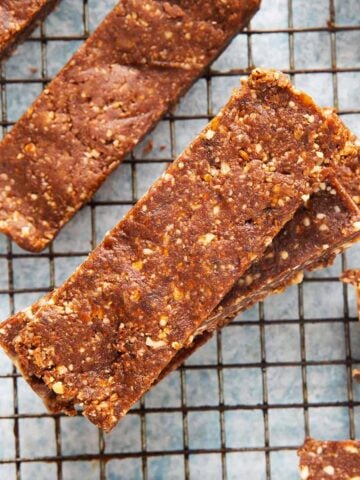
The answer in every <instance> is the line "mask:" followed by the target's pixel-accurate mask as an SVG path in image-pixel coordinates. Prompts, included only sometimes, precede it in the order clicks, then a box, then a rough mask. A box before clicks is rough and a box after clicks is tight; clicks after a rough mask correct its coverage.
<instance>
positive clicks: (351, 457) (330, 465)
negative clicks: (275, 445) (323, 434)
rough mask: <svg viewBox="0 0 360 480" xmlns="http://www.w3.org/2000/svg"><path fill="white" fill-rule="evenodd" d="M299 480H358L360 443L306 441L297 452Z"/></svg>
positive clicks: (359, 476) (359, 472) (359, 479)
mask: <svg viewBox="0 0 360 480" xmlns="http://www.w3.org/2000/svg"><path fill="white" fill-rule="evenodd" d="M298 455H299V458H300V479H301V480H325V479H327V478H329V479H330V478H332V479H334V480H360V442H359V441H357V440H345V441H322V440H314V439H312V438H308V439H306V441H305V443H304V445H303V446H302V447H301V448H300V449H299V450H298Z"/></svg>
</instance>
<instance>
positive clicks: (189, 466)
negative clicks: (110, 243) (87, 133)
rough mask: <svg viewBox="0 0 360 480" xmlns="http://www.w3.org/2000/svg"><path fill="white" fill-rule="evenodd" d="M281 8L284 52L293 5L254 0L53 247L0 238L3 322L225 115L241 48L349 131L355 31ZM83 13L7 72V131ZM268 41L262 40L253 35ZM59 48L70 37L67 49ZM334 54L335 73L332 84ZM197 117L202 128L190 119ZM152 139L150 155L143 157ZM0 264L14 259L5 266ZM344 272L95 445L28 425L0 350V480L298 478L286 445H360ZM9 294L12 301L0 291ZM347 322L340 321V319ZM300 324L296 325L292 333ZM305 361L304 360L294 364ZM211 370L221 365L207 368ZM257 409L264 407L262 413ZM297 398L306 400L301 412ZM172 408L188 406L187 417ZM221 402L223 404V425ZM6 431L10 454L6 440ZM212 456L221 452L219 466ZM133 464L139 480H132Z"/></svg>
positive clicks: (232, 333) (356, 260)
mask: <svg viewBox="0 0 360 480" xmlns="http://www.w3.org/2000/svg"><path fill="white" fill-rule="evenodd" d="M115 3H116V1H115V0H106V1H105V0H103V1H101V2H99V1H97V0H89V1H88V9H87V10H86V11H85V16H86V18H87V21H88V25H89V28H90V30H93V29H94V27H95V26H96V25H97V24H98V22H99V21H100V20H101V19H102V17H103V16H104V15H105V14H106V12H107V11H109V9H110V8H111V7H112V6H113V5H114V4H115ZM290 3H292V7H293V8H292V13H293V15H292V21H293V26H294V27H295V29H296V30H297V31H296V32H295V33H294V35H293V50H292V48H291V47H292V43H291V42H290V43H289V37H288V35H287V33H270V32H269V30H279V29H280V30H284V29H286V28H288V25H289V24H288V21H289V16H288V0H276V1H274V0H263V7H262V10H261V11H260V12H259V13H258V15H257V16H256V17H255V18H254V20H253V22H252V29H253V30H255V32H256V33H254V34H253V35H252V36H251V37H250V40H249V41H248V38H247V36H246V35H245V34H240V35H239V36H238V37H237V38H236V39H235V40H234V41H233V43H232V44H231V45H230V46H229V47H228V49H227V50H226V51H225V52H224V53H223V54H222V56H221V57H220V58H219V59H218V60H217V61H216V63H215V64H214V66H213V71H214V75H213V76H212V79H211V81H209V82H207V81H206V80H205V79H201V80H199V81H198V82H197V84H196V85H194V87H193V88H192V90H191V91H190V92H189V93H188V95H187V96H186V97H185V98H184V99H183V100H182V101H181V103H180V105H179V106H178V107H177V108H176V109H175V110H174V113H175V120H169V119H165V120H163V121H162V122H160V124H159V125H158V127H157V128H156V129H155V130H154V132H153V133H152V134H150V136H149V137H148V138H147V139H145V140H144V141H143V143H142V145H140V146H139V147H137V148H136V149H135V151H134V153H133V155H132V157H131V158H129V160H128V161H127V162H125V163H124V164H123V165H122V166H121V167H120V168H119V169H118V170H117V171H116V172H115V173H114V174H113V175H112V176H111V177H110V178H109V179H108V181H107V182H106V184H105V185H104V186H103V187H102V188H101V189H100V190H99V192H98V193H97V194H96V197H95V202H94V204H93V205H92V206H86V207H85V208H83V209H82V211H81V212H80V213H79V214H78V215H77V216H76V217H75V218H74V219H73V220H72V221H71V222H70V223H69V224H68V225H67V226H66V227H65V228H64V230H63V231H62V232H61V234H60V235H59V237H58V238H57V239H56V241H55V242H54V244H53V245H52V247H51V251H50V250H49V249H48V250H47V251H45V252H44V253H43V254H42V255H38V256H37V255H31V254H28V253H26V252H24V251H22V250H21V249H20V248H18V247H17V246H16V245H14V244H10V243H9V242H8V241H7V240H6V239H5V237H3V236H1V237H0V317H1V319H5V318H6V317H7V316H8V315H9V313H10V312H11V310H12V309H15V310H19V309H20V308H23V307H26V306H27V305H29V304H30V303H31V302H33V301H34V300H36V299H37V298H39V296H41V295H43V293H44V292H45V291H46V290H47V289H48V288H49V287H51V286H54V285H57V284H60V283H62V282H63V280H64V279H65V278H66V277H67V276H68V275H69V274H70V273H71V272H72V271H73V270H74V269H75V268H76V266H77V265H79V264H80V263H81V262H82V261H83V259H84V257H85V256H86V254H87V252H88V251H89V249H91V247H92V246H94V245H96V244H97V243H98V242H99V241H100V240H101V238H102V237H103V235H104V234H105V232H106V231H107V230H109V229H110V228H111V227H112V226H114V224H115V223H116V222H117V221H118V220H119V219H120V218H121V217H122V216H123V215H124V214H125V213H126V211H127V210H128V209H129V208H130V206H131V203H132V202H133V201H134V200H136V198H138V197H140V196H141V195H142V194H143V193H144V192H145V191H146V189H147V188H148V187H149V185H150V184H151V183H152V182H153V181H154V180H155V179H156V178H157V177H158V176H159V175H160V173H161V172H162V171H163V169H164V167H165V165H166V161H168V160H169V159H170V158H172V157H173V156H175V155H176V154H178V153H180V152H181V150H182V149H183V148H184V147H185V145H186V144H187V143H188V142H189V141H190V140H191V139H192V138H193V137H194V136H195V135H196V133H197V132H198V131H199V130H200V129H201V128H202V127H203V126H204V125H205V124H206V121H207V120H206V117H207V115H208V114H210V115H211V114H213V113H216V111H217V110H218V109H219V108H220V107H221V106H222V105H223V104H224V103H225V101H226V100H227V98H228V96H229V95H230V93H231V90H232V88H233V87H234V86H236V85H238V82H239V79H240V78H241V76H242V74H243V71H244V69H246V68H247V67H248V65H249V63H248V62H249V57H248V47H249V46H250V47H251V52H252V57H251V58H250V61H251V62H252V63H253V64H255V65H256V66H263V67H274V68H283V69H289V66H290V65H291V62H293V66H294V68H295V72H296V73H295V75H294V81H295V84H296V85H297V86H298V87H299V88H301V89H304V90H306V91H307V92H309V93H310V94H312V95H313V96H314V98H315V100H316V101H317V102H318V103H319V104H320V105H324V106H325V105H333V104H334V102H335V105H337V106H338V108H339V109H340V111H341V112H345V113H344V115H343V116H342V118H343V120H344V121H345V123H346V124H347V125H349V126H350V127H351V128H352V129H353V131H354V132H355V133H357V134H358V135H360V114H359V113H356V111H359V110H360V96H359V95H360V93H359V92H360V90H359V88H358V87H359V80H360V73H359V72H356V71H351V68H352V67H359V66H360V51H359V49H358V44H359V42H360V32H359V31H358V30H356V31H339V32H338V33H337V34H336V38H335V35H333V36H331V35H330V34H329V33H328V32H326V31H320V32H319V31H315V32H314V31H310V32H309V31H307V32H301V31H299V30H301V29H303V28H313V27H326V24H327V21H328V19H329V3H328V0H319V1H318V2H310V1H308V0H293V1H292V2H290ZM334 4H335V11H336V21H337V23H338V24H339V25H359V24H360V4H359V1H358V0H336V1H335V2H334ZM83 14H84V11H83V2H82V0H63V1H62V3H61V5H60V7H58V9H57V10H56V11H55V12H54V13H53V14H51V15H50V16H49V18H48V20H47V21H46V22H45V25H44V27H43V28H44V29H45V32H46V33H47V35H49V36H51V37H53V38H58V40H56V39H54V40H51V41H49V42H47V44H46V47H45V44H42V43H41V42H39V41H37V40H30V41H27V42H26V43H25V44H23V45H22V46H21V47H19V48H18V50H17V52H16V53H15V54H14V55H13V56H12V57H11V59H9V60H8V61H7V62H6V63H4V64H3V74H4V75H5V77H6V79H7V83H6V86H5V87H4V88H3V90H2V95H1V96H0V102H1V108H2V112H3V115H4V116H3V117H2V120H3V122H6V121H9V122H13V121H15V120H16V119H17V118H18V117H19V116H20V115H21V113H22V112H23V111H24V110H25V109H26V108H27V107H28V105H29V104H30V102H31V101H32V100H33V99H34V98H35V97H36V95H37V94H38V93H39V92H40V90H41V88H42V84H41V82H38V79H39V78H41V74H42V73H43V74H44V75H45V76H51V75H54V74H55V73H56V72H57V71H58V70H59V68H60V67H61V66H62V65H63V64H64V62H65V61H66V60H67V59H68V58H69V56H70V55H71V54H72V52H73V51H75V50H76V48H77V47H78V46H79V44H80V43H81V36H82V34H83V25H82V18H83ZM263 30H266V33H260V32H261V31H263ZM68 36H75V37H76V38H77V40H71V41H69V40H64V37H68ZM38 37H39V31H37V32H35V33H34V34H33V39H36V38H38ZM60 37H61V38H60ZM335 52H336V59H337V62H338V66H339V67H341V69H342V71H341V72H339V73H337V74H336V76H333V75H332V73H331V62H332V58H333V59H334V54H335ZM344 70H345V71H344ZM229 71H233V74H232V75H231V76H223V73H225V72H229ZM215 72H216V73H215ZM18 79H22V80H25V81H26V83H25V82H24V81H23V82H18V81H17V80H18ZM208 100H209V105H208ZM5 107H6V108H5ZM5 110H6V111H5ZM5 114H6V115H7V117H6V116H5ZM193 116H196V117H197V118H195V119H194V118H191V119H188V117H193ZM149 140H151V142H152V143H153V149H152V150H151V151H149V149H148V148H146V147H147V145H148V142H149ZM7 252H10V253H12V254H13V256H14V258H13V259H12V260H11V261H8V259H7ZM69 253H70V254H71V256H68V254H69ZM49 258H50V259H51V260H50V261H49ZM345 258H346V267H347V268H356V267H359V266H360V246H357V247H354V248H352V249H351V250H350V251H349V252H347V254H346V257H344V260H345ZM343 266H344V265H343V264H342V260H341V258H339V259H337V261H336V262H335V264H334V265H333V266H332V267H330V268H328V269H325V270H322V271H318V272H313V273H311V274H307V275H306V279H305V282H304V283H303V285H301V286H300V287H291V288H290V289H288V290H287V291H286V292H285V293H284V294H283V295H279V296H274V297H271V298H269V299H267V300H266V301H265V302H264V304H263V305H262V306H256V307H254V308H252V309H251V310H249V311H248V312H245V313H244V314H243V315H242V316H241V317H239V318H238V319H237V320H236V322H235V323H234V324H233V325H231V326H229V327H227V328H225V329H224V330H223V332H222V333H221V335H219V336H218V338H215V339H213V340H212V341H211V342H209V343H208V344H207V345H206V346H204V347H203V348H202V349H201V350H199V351H198V352H197V353H196V354H195V355H193V356H192V357H191V358H190V359H189V360H188V362H187V368H186V369H185V370H184V371H183V372H182V373H180V372H175V373H173V374H172V375H171V376H170V377H168V378H167V379H166V380H165V381H163V382H162V383H161V384H159V385H158V386H157V387H156V388H155V389H154V390H153V391H151V392H150V393H149V394H148V395H147V396H146V398H145V399H144V402H143V409H142V410H139V408H140V407H139V405H137V406H136V407H135V409H134V410H133V412H131V413H130V414H129V415H128V416H127V417H126V418H125V419H124V420H123V421H122V422H121V423H120V424H119V426H118V427H117V428H116V429H115V430H114V431H113V432H112V433H111V434H109V435H106V436H105V437H104V440H105V442H104V443H103V441H102V439H101V438H100V436H99V433H98V431H97V430H96V429H95V428H94V427H92V426H91V425H89V423H88V422H87V421H86V420H84V419H82V418H76V419H73V418H70V419H69V418H61V419H60V420H59V421H58V425H57V427H56V428H57V430H56V429H55V426H56V424H55V421H54V419H53V418H52V417H46V416H45V417H42V418H34V415H37V414H43V413H45V411H44V407H43V405H42V403H41V401H40V400H39V399H38V398H37V396H36V395H34V394H33V393H32V392H31V391H30V390H29V387H28V386H27V385H26V384H25V383H24V381H23V380H22V378H17V379H16V380H14V379H13V378H12V376H11V373H12V365H11V363H10V362H9V361H8V360H7V358H5V356H4V354H3V353H2V352H0V479H3V478H4V479H6V480H15V479H16V478H17V477H16V465H15V463H14V459H15V457H16V456H18V457H21V458H27V459H30V460H31V461H30V462H28V463H23V462H21V464H20V465H19V475H20V478H21V479H22V480H24V479H25V480H28V479H34V478H36V480H52V479H57V478H63V480H74V479H80V478H83V479H86V480H93V479H99V478H107V479H109V480H130V479H131V480H138V479H139V480H140V479H143V478H148V479H149V480H182V479H184V478H190V479H191V480H193V479H198V478H200V477H203V478H206V479H207V480H218V479H219V480H220V479H222V478H227V479H228V480H247V479H248V478H251V479H253V480H265V479H267V478H268V479H270V478H271V479H272V480H296V479H298V478H299V477H298V474H297V458H296V451H295V450H296V448H295V447H297V446H299V445H300V444H302V443H303V439H304V436H305V433H307V434H310V435H311V436H313V437H315V438H320V439H326V438H331V439H345V438H349V436H350V433H351V429H353V431H354V432H355V435H356V436H357V438H359V437H360V386H359V385H356V384H355V383H354V384H353V383H352V382H351V377H350V374H351V372H350V369H348V368H347V367H346V365H345V359H346V358H347V357H348V358H351V359H352V361H353V363H354V365H356V364H357V365H358V366H359V365H360V326H359V324H358V323H357V321H356V303H355V298H354V292H353V289H351V288H347V287H346V286H343V285H342V284H340V282H338V281H337V278H338V276H339V274H340V272H341V270H342V267H343ZM9 282H10V284H11V285H12V288H13V290H14V292H15V293H14V294H11V295H10V294H9V292H8V290H9V289H8V285H9ZM344 291H345V293H346V296H345V297H344ZM344 298H345V301H344ZM299 306H300V307H299ZM344 316H348V317H349V318H350V320H349V321H344ZM300 319H301V320H304V321H303V322H301V323H300ZM263 320H264V322H263ZM349 334H350V335H349ZM305 359H306V360H307V361H308V362H310V363H311V364H309V365H307V366H306V368H302V366H301V360H305ZM262 360H266V361H267V362H268V363H269V365H268V366H267V368H266V370H262V368H261V361H262ZM219 361H220V362H221V363H222V368H220V369H217V368H216V366H217V365H218V362H219ZM329 363H330V365H328V364H329ZM303 380H305V381H306V383H305V385H304V384H303ZM349 382H350V385H351V389H352V395H353V398H354V402H355V407H354V408H353V409H352V410H351V411H350V410H349V409H348V408H347V407H346V406H344V405H345V404H346V402H347V401H348V384H349ZM14 384H15V385H16V392H17V396H15V397H14V394H13V391H14ZM304 387H306V388H304ZM265 401H267V403H268V404H269V408H268V409H265V408H264V407H263V405H264V402H265ZM304 401H307V402H309V408H308V410H307V412H306V414H305V412H304V408H303V402H304ZM182 402H183V403H186V405H187V406H188V414H187V415H185V416H183V414H182V412H181V405H182ZM219 402H222V403H223V404H224V405H225V409H224V412H223V413H220V411H219V408H218V406H219ZM324 403H325V404H326V405H324ZM15 412H16V413H18V414H19V417H20V418H19V419H18V420H15V419H14V413H15ZM141 412H143V413H141ZM15 424H16V427H17V428H18V429H19V433H20V434H19V438H20V440H19V442H16V441H15V437H14V433H13V432H14V425H15ZM184 425H185V436H184ZM306 425H307V428H308V431H306V430H305V426H306ZM265 427H266V428H265ZM56 431H58V438H59V439H60V442H59V443H58V444H57V443H56ZM266 432H268V433H266ZM184 442H185V443H184ZM184 444H185V446H187V447H188V448H189V449H190V455H189V457H188V458H187V459H185V458H184V456H183V455H182V454H181V451H182V450H183V448H184ZM266 445H267V446H270V447H274V448H276V451H273V450H271V451H270V453H269V454H268V455H265V453H264V451H263V450H262V449H264V447H265V446H266ZM222 446H224V447H225V449H226V448H228V449H232V452H231V453H229V452H227V453H226V454H225V455H221V453H220V452H221V448H222ZM279 447H280V449H279ZM99 448H102V449H103V451H104V452H105V454H107V455H109V457H111V458H112V459H111V460H110V461H109V462H108V463H106V464H101V463H100V462H99V461H98V454H99ZM144 449H146V451H148V452H149V454H148V456H147V459H146V461H144V462H143V460H142V458H141V455H139V454H140V452H141V450H144ZM278 449H279V450H278ZM58 454H62V455H63V456H64V458H65V459H66V460H64V461H63V462H62V468H61V475H62V477H61V476H59V470H58V468H59V467H58V466H57V464H56V462H47V463H44V462H41V461H40V460H43V457H48V458H49V459H52V460H54V459H55V457H56V456H57V455H58ZM76 455H81V456H82V459H81V461H73V456H76ZM90 460H91V461H90ZM144 467H145V471H146V472H147V477H144V476H143V469H144ZM186 472H187V473H186ZM101 475H103V476H102V477H101ZM104 475H105V476H104Z"/></svg>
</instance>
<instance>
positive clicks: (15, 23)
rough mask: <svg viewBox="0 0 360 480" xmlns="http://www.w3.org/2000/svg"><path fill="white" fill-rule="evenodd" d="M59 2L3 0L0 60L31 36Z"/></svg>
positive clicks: (0, 12) (0, 23)
mask: <svg viewBox="0 0 360 480" xmlns="http://www.w3.org/2000/svg"><path fill="white" fill-rule="evenodd" d="M58 1H59V0H2V1H1V2H0V59H2V58H4V57H6V56H7V55H8V54H9V53H10V52H11V50H12V49H13V48H14V47H15V46H16V45H17V44H18V43H19V42H20V41H22V40H24V39H25V37H26V36H27V35H29V34H30V33H31V32H32V30H33V29H34V28H35V27H36V24H37V22H38V21H40V20H43V19H44V18H45V16H46V15H47V14H48V13H49V12H50V11H51V10H52V9H53V8H54V6H55V5H56V4H57V3H58Z"/></svg>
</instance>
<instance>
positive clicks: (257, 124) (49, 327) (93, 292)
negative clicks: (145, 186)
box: [1, 70, 346, 430]
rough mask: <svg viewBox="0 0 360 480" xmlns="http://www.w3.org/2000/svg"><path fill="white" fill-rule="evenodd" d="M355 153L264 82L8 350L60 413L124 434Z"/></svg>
mask: <svg viewBox="0 0 360 480" xmlns="http://www.w3.org/2000/svg"><path fill="white" fill-rule="evenodd" d="M345 144H346V134H345V133H344V129H343V128H341V125H339V124H338V123H336V122H334V120H333V118H332V117H327V116H325V115H324V114H323V112H322V111H321V110H320V109H319V108H318V107H317V106H316V105H315V104H314V103H313V101H312V100H311V98H310V97H308V96H306V95H305V94H302V93H301V92H299V91H297V90H295V89H294V88H293V87H292V86H291V84H290V82H289V80H288V78H287V77H285V76H284V75H282V74H280V73H279V72H274V71H262V70H255V71H254V72H253V74H252V75H251V76H250V78H249V80H248V81H247V82H246V83H244V84H243V86H242V88H241V89H240V90H237V91H235V92H234V94H233V96H232V98H231V99H230V101H229V103H228V104H227V106H226V107H225V108H224V109H223V110H222V112H221V113H220V114H219V115H218V116H217V117H216V118H215V119H214V120H213V121H212V122H211V123H210V125H209V126H208V127H207V128H206V129H205V130H204V131H203V132H202V133H201V134H200V135H199V137H198V138H197V139H196V140H195V141H194V142H193V144H191V145H190V147H188V148H187V149H186V151H185V152H184V153H183V154H182V155H181V156H180V157H179V158H178V159H177V160H176V161H175V162H174V163H173V164H172V165H170V167H169V168H168V170H167V171H166V172H165V173H164V174H163V176H162V177H161V179H159V181H157V182H156V183H155V184H154V185H153V187H152V188H151V189H150V190H149V192H148V193H147V194H146V195H145V196H144V197H143V198H142V199H141V200H140V201H139V202H138V203H137V205H136V206H135V207H134V208H133V209H132V210H131V211H130V212H129V213H128V215H127V216H126V217H125V218H124V220H122V221H121V222H120V223H119V224H118V225H117V227H115V228H114V229H113V230H112V231H111V232H110V233H109V234H108V235H107V236H106V238H105V239H104V241H103V242H102V243H101V244H100V245H99V247H98V248H97V249H95V250H94V252H93V253H92V254H91V255H90V256H89V258H88V259H87V260H86V261H85V262H84V263H83V265H82V266H81V267H80V268H79V269H78V270H77V271H76V272H75V273H74V274H73V275H72V277H70V279H69V280H68V281H67V282H65V284H64V285H63V286H61V287H60V288H58V289H57V290H56V291H55V292H54V293H53V294H52V295H51V296H49V297H48V298H47V299H45V301H44V302H43V304H42V306H41V307H40V308H39V310H38V311H37V312H32V310H31V309H30V310H29V311H28V312H27V313H26V314H24V315H25V316H26V317H27V323H26V325H25V326H24V328H23V329H22V330H21V331H20V332H19V334H18V335H17V336H16V338H15V339H14V340H13V341H12V342H8V341H7V340H8V330H10V331H12V329H13V327H14V325H13V323H12V321H10V322H5V323H4V324H3V325H2V327H1V338H2V344H3V346H4V348H5V349H6V350H7V352H8V353H9V354H10V356H12V358H13V359H14V361H15V362H16V363H17V365H18V366H19V367H20V369H21V371H22V372H23V373H24V376H25V378H26V379H27V380H30V383H31V384H32V386H33V387H34V388H35V389H36V390H37V391H40V393H41V395H42V396H45V397H46V396H47V397H48V398H49V401H48V402H47V403H48V405H49V404H52V408H54V409H55V408H58V409H59V410H63V411H66V412H67V413H70V414H71V413H74V412H75V406H77V405H80V406H81V407H82V408H83V413H84V415H86V416H87V417H88V418H89V419H90V420H91V421H92V422H94V423H95V424H96V425H98V426H100V427H102V428H103V429H104V430H110V429H111V428H112V427H113V426H114V425H115V424H116V423H117V421H118V420H119V419H120V418H121V417H122V416H123V415H124V414H125V413H126V412H127V411H128V409H129V408H130V407H131V406H132V405H133V404H134V403H135V402H136V401H137V400H138V399H139V398H140V396H141V395H142V394H143V393H144V392H145V391H147V390H148V389H149V388H150V387H151V385H152V384H153V383H154V382H155V381H156V380H157V378H158V377H159V375H160V374H161V372H162V371H163V370H164V368H165V367H166V366H167V365H168V364H169V362H170V361H171V359H172V358H173V357H174V355H175V354H176V352H177V351H179V350H180V349H181V348H182V347H183V345H185V344H186V343H187V342H189V339H190V338H191V336H192V335H194V333H196V331H197V330H198V329H199V327H200V326H201V324H202V323H203V322H204V321H205V320H206V319H207V318H208V317H209V315H210V314H211V312H212V311H213V310H214V309H215V307H216V306H217V305H218V304H219V303H220V301H221V299H222V298H223V297H224V295H225V294H226V293H227V292H228V291H229V290H230V289H231V288H232V286H233V285H234V283H235V282H236V280H237V279H238V278H239V277H240V276H241V275H242V274H243V273H244V272H245V271H246V270H247V269H248V268H249V266H250V264H251V263H252V262H253V261H254V260H256V259H257V258H259V256H261V255H262V253H263V252H264V250H265V248H266V247H267V246H268V245H269V243H271V241H272V239H273V238H274V236H275V235H276V234H277V233H278V232H279V230H280V229H281V228H282V227H283V226H284V224H285V223H287V222H288V221H289V220H290V219H291V218H292V217H293V215H294V212H295V211H296V210H297V209H298V208H299V207H300V205H301V204H302V203H303V202H304V201H306V200H307V199H308V198H309V195H310V194H311V192H312V191H313V190H315V189H316V188H317V187H318V185H319V183H320V178H319V177H321V176H322V174H323V173H324V169H323V167H322V165H325V166H326V167H328V166H331V165H332V164H333V163H338V162H339V160H340V156H341V152H342V150H343V148H344V147H345ZM325 170H326V169H325ZM199 259H201V262H200V261H199ZM47 389H48V390H47ZM50 392H52V393H51V394H50ZM50 397H51V398H50Z"/></svg>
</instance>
